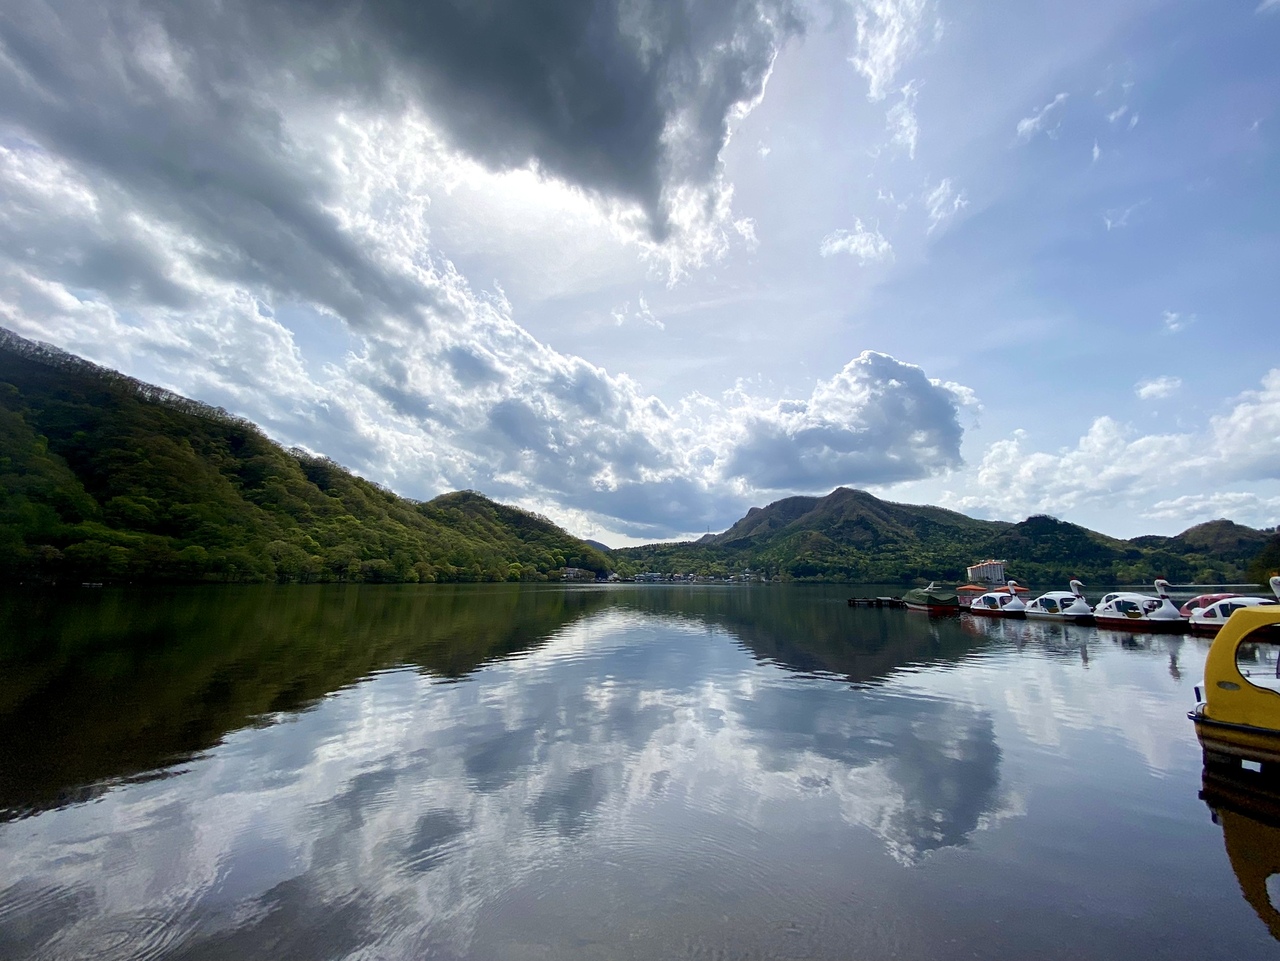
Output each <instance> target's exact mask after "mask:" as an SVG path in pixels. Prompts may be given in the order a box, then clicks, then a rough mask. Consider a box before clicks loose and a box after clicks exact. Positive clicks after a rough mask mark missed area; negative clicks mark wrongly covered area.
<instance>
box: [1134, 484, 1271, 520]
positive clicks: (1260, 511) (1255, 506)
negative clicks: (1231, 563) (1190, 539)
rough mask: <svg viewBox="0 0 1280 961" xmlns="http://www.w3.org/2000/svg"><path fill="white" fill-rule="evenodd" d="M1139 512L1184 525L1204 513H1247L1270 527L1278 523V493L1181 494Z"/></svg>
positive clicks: (1227, 514) (1222, 515) (1203, 516)
mask: <svg viewBox="0 0 1280 961" xmlns="http://www.w3.org/2000/svg"><path fill="white" fill-rule="evenodd" d="M1142 516H1143V517H1150V518H1153V519H1159V520H1173V521H1178V522H1180V523H1183V524H1188V525H1190V524H1195V523H1197V522H1199V521H1203V520H1204V519H1205V518H1206V517H1251V518H1256V519H1258V520H1257V523H1258V524H1259V526H1263V527H1274V526H1275V525H1276V524H1277V523H1280V497H1262V496H1259V495H1258V494H1256V493H1253V492H1252V491H1247V492H1246V491H1219V492H1215V493H1211V494H1185V495H1183V496H1182V497H1174V498H1171V499H1169V500H1163V501H1156V502H1155V503H1154V504H1152V505H1151V507H1150V509H1149V510H1146V511H1143V513H1142Z"/></svg>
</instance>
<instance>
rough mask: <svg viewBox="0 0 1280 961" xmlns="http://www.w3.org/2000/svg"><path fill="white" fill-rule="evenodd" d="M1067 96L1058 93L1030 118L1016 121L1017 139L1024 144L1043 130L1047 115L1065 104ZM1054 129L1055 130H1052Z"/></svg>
mask: <svg viewBox="0 0 1280 961" xmlns="http://www.w3.org/2000/svg"><path fill="white" fill-rule="evenodd" d="M1066 100H1067V94H1065V93H1060V94H1058V95H1057V96H1056V97H1054V98H1053V99H1052V100H1050V101H1049V102H1048V103H1047V104H1045V105H1044V106H1043V107H1041V108H1040V109H1039V110H1037V111H1036V112H1035V113H1033V114H1032V115H1031V116H1030V117H1023V118H1022V119H1021V120H1019V121H1018V139H1019V140H1021V141H1022V142H1023V143H1026V142H1027V141H1028V140H1030V139H1031V138H1032V137H1034V136H1035V135H1036V134H1037V133H1039V132H1040V131H1041V130H1043V129H1044V128H1045V123H1046V122H1047V121H1048V119H1049V115H1050V114H1051V113H1053V112H1054V111H1055V110H1056V109H1057V108H1058V107H1060V106H1061V105H1062V104H1064V103H1066ZM1054 129H1056V128H1054Z"/></svg>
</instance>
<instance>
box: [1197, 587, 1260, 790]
mask: <svg viewBox="0 0 1280 961" xmlns="http://www.w3.org/2000/svg"><path fill="white" fill-rule="evenodd" d="M1277 652H1280V604H1265V605H1257V606H1253V607H1245V608H1241V609H1240V610H1238V611H1235V612H1233V613H1232V615H1231V618H1230V619H1229V620H1228V621H1227V623H1226V625H1225V626H1224V627H1223V628H1222V630H1221V631H1219V632H1218V636H1217V637H1215V638H1214V639H1213V646H1212V647H1210V648H1209V654H1208V656H1207V657H1206V658H1205V662H1204V680H1203V681H1201V682H1200V683H1199V684H1197V685H1196V688H1195V692H1196V700H1197V704H1196V707H1195V710H1193V711H1191V712H1190V713H1189V714H1188V715H1187V716H1188V717H1189V718H1191V720H1192V721H1194V722H1195V725H1196V736H1197V737H1199V738H1200V745H1201V747H1203V748H1204V752H1205V761H1206V763H1221V762H1228V763H1237V764H1238V762H1239V761H1241V760H1246V761H1254V762H1257V763H1259V764H1262V765H1264V766H1269V765H1273V764H1280V672H1278V669H1280V661H1277V659H1276V654H1277Z"/></svg>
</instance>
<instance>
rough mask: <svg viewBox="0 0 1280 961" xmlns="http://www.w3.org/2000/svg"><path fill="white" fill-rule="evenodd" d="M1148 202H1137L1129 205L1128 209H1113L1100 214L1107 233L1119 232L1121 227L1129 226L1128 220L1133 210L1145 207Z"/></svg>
mask: <svg viewBox="0 0 1280 961" xmlns="http://www.w3.org/2000/svg"><path fill="white" fill-rule="evenodd" d="M1147 203H1148V201H1146V200H1139V201H1138V202H1137V203H1136V204H1130V205H1129V206H1128V207H1115V208H1113V209H1111V210H1107V211H1105V212H1103V214H1102V222H1103V223H1104V224H1106V227H1107V232H1108V233H1110V232H1111V231H1113V230H1119V229H1120V228H1121V227H1128V226H1129V218H1130V217H1131V216H1132V215H1133V212H1134V211H1135V210H1138V209H1139V208H1140V207H1144V206H1146V204H1147Z"/></svg>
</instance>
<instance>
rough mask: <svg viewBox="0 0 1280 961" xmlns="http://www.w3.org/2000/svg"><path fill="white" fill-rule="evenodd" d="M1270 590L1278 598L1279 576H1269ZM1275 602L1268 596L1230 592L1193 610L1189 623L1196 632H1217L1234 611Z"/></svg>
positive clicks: (1279, 591) (1279, 588) (1265, 605)
mask: <svg viewBox="0 0 1280 961" xmlns="http://www.w3.org/2000/svg"><path fill="white" fill-rule="evenodd" d="M1271 590H1273V591H1274V592H1275V595H1276V597H1278V598H1280V577H1273V578H1271ZM1275 603H1276V602H1275V601H1273V600H1271V598H1269V597H1249V596H1247V595H1244V594H1232V595H1230V596H1228V597H1225V598H1222V599H1221V600H1217V601H1214V602H1213V603H1211V604H1209V605H1208V606H1206V607H1202V608H1200V610H1198V611H1195V612H1194V613H1193V614H1192V615H1191V617H1190V619H1189V623H1190V624H1191V630H1192V631H1193V632H1195V633H1197V634H1217V633H1218V631H1220V630H1222V627H1223V625H1224V624H1226V623H1227V619H1228V618H1229V617H1231V615H1232V614H1234V613H1235V612H1236V611H1238V610H1242V609H1243V608H1246V607H1267V606H1271V607H1274V606H1275Z"/></svg>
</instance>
